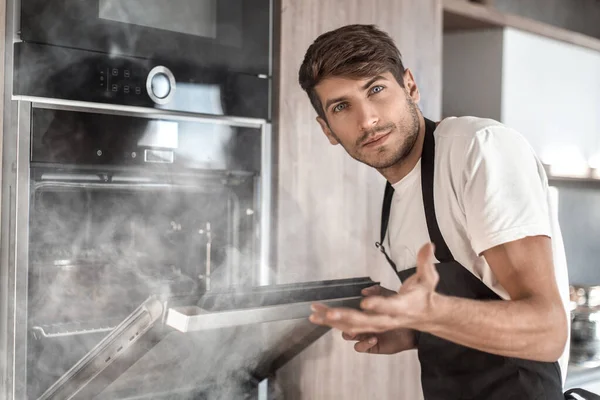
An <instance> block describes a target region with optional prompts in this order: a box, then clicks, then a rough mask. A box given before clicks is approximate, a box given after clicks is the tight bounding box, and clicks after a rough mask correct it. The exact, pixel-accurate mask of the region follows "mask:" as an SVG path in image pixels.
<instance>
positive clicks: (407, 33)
mask: <svg viewBox="0 0 600 400" xmlns="http://www.w3.org/2000/svg"><path fill="white" fill-rule="evenodd" d="M441 17H442V11H441V5H440V3H439V0H420V1H411V0H375V1H361V0H346V1H342V0H302V1H299V0H282V1H281V21H280V24H281V26H280V29H281V46H280V53H279V57H278V62H277V64H276V69H277V71H278V72H277V75H276V76H277V84H278V86H279V89H278V99H277V101H276V108H275V110H274V111H275V122H274V126H275V128H276V133H277V135H278V143H277V146H276V150H277V152H278V155H277V157H278V164H279V165H278V187H277V191H276V196H277V203H278V213H277V221H276V231H277V236H276V237H277V240H278V247H277V251H276V257H275V260H276V263H275V265H276V267H277V276H278V282H280V283H284V282H285V283H288V282H301V281H312V280H321V279H336V278H349V277H356V276H367V275H372V272H373V271H375V270H377V269H384V268H386V270H385V271H387V269H389V267H388V266H386V265H385V264H384V263H382V261H383V260H382V258H381V255H380V254H379V253H378V252H377V250H376V249H375V248H374V245H373V243H374V241H375V240H376V239H377V235H378V230H379V213H380V206H381V198H382V193H383V183H384V181H383V178H382V177H380V176H379V175H378V174H377V172H376V171H374V170H372V169H370V168H368V167H366V166H364V165H362V164H359V163H358V162H356V161H355V160H353V159H351V158H350V157H349V156H348V155H347V154H346V153H345V152H344V150H343V149H342V148H341V147H340V146H335V147H334V146H330V145H329V143H328V142H327V140H326V138H325V136H324V135H323V134H322V133H321V130H320V128H319V126H318V124H317V123H316V121H315V117H316V114H315V112H314V110H313V109H312V107H311V105H310V102H309V100H308V98H307V96H306V94H305V93H304V92H303V91H302V90H301V88H300V87H299V86H298V68H299V66H300V64H301V62H302V59H303V57H304V53H305V51H306V49H307V48H308V46H309V45H310V44H311V43H312V42H313V41H314V39H315V38H316V37H317V36H318V35H319V34H320V33H323V32H325V31H328V30H330V29H334V28H337V27H339V26H342V25H345V24H349V23H374V24H377V25H378V26H379V27H380V28H382V29H383V30H385V31H387V32H388V33H390V35H391V36H392V37H393V38H394V39H395V40H396V43H397V45H398V47H399V49H400V51H401V53H402V55H403V60H404V63H405V65H406V66H407V67H409V68H411V70H412V71H413V73H414V74H415V78H416V80H417V83H418V84H419V86H420V88H421V93H422V102H421V109H422V110H423V112H424V114H425V115H426V116H428V117H430V118H438V117H439V116H440V114H441V40H442V20H441ZM277 382H278V384H279V385H280V387H281V388H282V390H283V392H284V394H285V398H286V399H311V400H313V399H338V398H340V399H341V398H343V399H362V398H368V397H372V398H377V399H384V398H386V399H387V398H397V399H418V398H420V397H421V390H420V382H419V367H418V362H417V361H416V353H415V352H414V351H412V352H408V353H405V354H400V355H394V356H374V355H364V354H358V353H356V352H354V350H353V348H352V346H351V344H349V343H347V342H345V341H343V340H342V339H341V335H340V333H339V332H337V331H334V332H330V333H328V334H327V335H326V336H324V337H323V338H321V339H320V340H319V341H317V342H316V343H315V344H314V345H313V346H312V347H311V348H309V349H308V350H307V351H305V352H303V353H302V354H301V355H299V356H298V357H296V358H295V359H294V360H292V362H290V363H289V364H288V365H287V366H286V367H284V368H283V369H282V370H281V371H280V372H279V374H278V377H277ZM367 396H368V397H367Z"/></svg>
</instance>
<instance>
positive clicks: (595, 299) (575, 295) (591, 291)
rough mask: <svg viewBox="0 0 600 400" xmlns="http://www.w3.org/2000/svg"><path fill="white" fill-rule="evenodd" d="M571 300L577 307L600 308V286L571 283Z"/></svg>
mask: <svg viewBox="0 0 600 400" xmlns="http://www.w3.org/2000/svg"><path fill="white" fill-rule="evenodd" d="M569 289H570V296H571V302H573V303H574V305H575V307H586V308H597V309H599V310H600V286H583V285H571V286H570V287H569Z"/></svg>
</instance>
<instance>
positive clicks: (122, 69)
mask: <svg viewBox="0 0 600 400" xmlns="http://www.w3.org/2000/svg"><path fill="white" fill-rule="evenodd" d="M97 74H98V75H97V76H96V79H97V82H96V83H97V86H98V87H99V88H100V90H102V91H104V92H107V93H109V95H112V96H121V95H122V96H132V97H135V96H137V97H140V96H144V95H145V94H146V93H145V92H146V76H147V75H148V71H145V70H144V69H141V68H136V67H134V66H133V65H130V66H127V65H125V66H111V65H110V64H100V65H98V72H97Z"/></svg>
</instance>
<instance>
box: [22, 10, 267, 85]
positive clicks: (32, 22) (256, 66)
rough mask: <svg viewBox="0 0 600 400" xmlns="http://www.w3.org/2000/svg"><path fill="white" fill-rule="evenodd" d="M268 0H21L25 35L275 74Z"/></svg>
mask: <svg viewBox="0 0 600 400" xmlns="http://www.w3.org/2000/svg"><path fill="white" fill-rule="evenodd" d="M270 30H271V0H178V1H166V0H53V1H47V0H22V1H21V38H22V40H23V41H26V42H35V43H44V44H51V45H57V46H64V47H72V48H79V49H85V50H93V51H99V52H104V53H112V54H123V55H129V56H135V57H143V58H152V59H158V60H169V61H172V62H177V60H185V61H186V62H192V63H193V64H195V65H198V66H199V67H209V68H213V67H217V68H225V69H227V70H231V71H237V72H245V73H250V74H264V75H270V65H269V57H270V39H271V31H270Z"/></svg>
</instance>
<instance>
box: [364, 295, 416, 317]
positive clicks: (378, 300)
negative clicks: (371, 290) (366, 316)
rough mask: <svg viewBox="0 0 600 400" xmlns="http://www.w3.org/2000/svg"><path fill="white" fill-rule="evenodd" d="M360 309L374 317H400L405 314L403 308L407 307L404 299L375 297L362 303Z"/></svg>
mask: <svg viewBox="0 0 600 400" xmlns="http://www.w3.org/2000/svg"><path fill="white" fill-rule="evenodd" d="M360 307H361V308H362V309H363V310H365V311H367V312H370V313H373V315H388V316H398V315H402V314H403V311H402V310H403V308H404V307H405V305H404V303H403V300H402V297H399V298H394V297H382V296H373V297H369V298H367V299H364V300H363V301H362V302H361V303H360Z"/></svg>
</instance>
